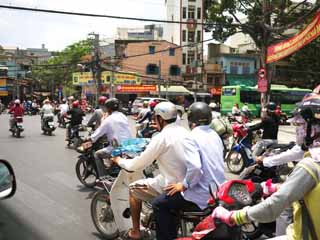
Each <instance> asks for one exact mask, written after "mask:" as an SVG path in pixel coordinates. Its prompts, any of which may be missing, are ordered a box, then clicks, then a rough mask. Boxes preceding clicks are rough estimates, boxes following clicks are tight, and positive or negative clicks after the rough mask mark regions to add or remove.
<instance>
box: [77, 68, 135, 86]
mask: <svg viewBox="0 0 320 240" xmlns="http://www.w3.org/2000/svg"><path fill="white" fill-rule="evenodd" d="M111 78H112V72H110V71H104V72H102V73H101V81H102V84H105V85H107V84H110V80H111ZM72 79H73V85H78V86H79V85H80V86H82V85H93V84H95V81H94V80H93V75H92V73H91V72H82V73H81V72H77V73H73V75H72ZM113 83H114V84H123V85H126V84H128V85H140V84H141V78H140V77H139V76H137V75H136V74H135V73H132V74H130V73H114V80H113Z"/></svg>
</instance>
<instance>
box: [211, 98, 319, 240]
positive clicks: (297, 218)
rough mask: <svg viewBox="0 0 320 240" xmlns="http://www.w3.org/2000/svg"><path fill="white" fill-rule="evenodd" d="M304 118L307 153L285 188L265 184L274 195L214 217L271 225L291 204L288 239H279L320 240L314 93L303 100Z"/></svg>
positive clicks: (217, 212) (218, 211)
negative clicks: (255, 203) (291, 220)
mask: <svg viewBox="0 0 320 240" xmlns="http://www.w3.org/2000/svg"><path fill="white" fill-rule="evenodd" d="M299 110H300V114H301V116H302V117H303V119H304V121H305V123H304V127H303V130H304V134H301V135H300V136H299V138H301V139H300V140H301V141H303V145H302V147H303V149H304V150H305V151H306V153H305V156H304V159H303V160H302V161H300V162H299V163H298V164H297V165H296V167H295V168H294V170H293V172H292V173H291V174H290V175H289V177H288V178H287V180H286V181H285V182H284V183H283V184H282V185H276V184H272V183H271V182H269V183H268V184H263V185H262V186H263V191H264V193H265V194H268V195H269V194H272V193H273V194H272V195H271V196H270V197H269V198H267V199H266V200H265V201H262V202H261V203H259V204H257V205H255V206H251V207H246V208H244V209H242V210H238V211H228V210H226V209H224V208H223V207H218V208H216V209H215V210H214V212H213V214H212V216H213V217H214V218H219V219H221V220H222V221H223V222H225V223H227V224H229V225H232V224H238V225H240V224H244V223H247V222H250V221H256V222H271V221H274V219H275V218H276V217H278V216H279V215H280V213H281V212H282V211H283V210H284V208H286V207H287V206H288V205H292V206H293V209H294V211H293V224H291V225H290V226H289V227H288V228H287V232H286V236H282V237H277V238H276V239H294V240H300V239H319V238H320V215H319V214H318V209H319V201H320V184H319V179H320V96H319V94H315V95H313V96H310V97H309V98H306V99H304V100H303V102H302V104H301V105H300V106H299Z"/></svg>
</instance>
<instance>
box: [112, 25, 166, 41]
mask: <svg viewBox="0 0 320 240" xmlns="http://www.w3.org/2000/svg"><path fill="white" fill-rule="evenodd" d="M162 38H163V26H162V25H155V24H151V25H145V26H144V27H136V28H118V29H117V39H119V40H162Z"/></svg>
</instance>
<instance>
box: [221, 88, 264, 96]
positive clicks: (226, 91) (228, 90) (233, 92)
mask: <svg viewBox="0 0 320 240" xmlns="http://www.w3.org/2000/svg"><path fill="white" fill-rule="evenodd" d="M236 93H237V90H236V89H235V88H224V89H222V95H223V96H235V95H236ZM257 95H258V94H257Z"/></svg>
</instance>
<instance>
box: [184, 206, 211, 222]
mask: <svg viewBox="0 0 320 240" xmlns="http://www.w3.org/2000/svg"><path fill="white" fill-rule="evenodd" d="M210 213H212V209H211V208H209V207H208V208H206V209H204V210H201V209H190V210H183V211H181V212H180V216H181V217H182V218H185V219H189V218H195V217H206V216H208V215H209V214H210Z"/></svg>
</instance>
